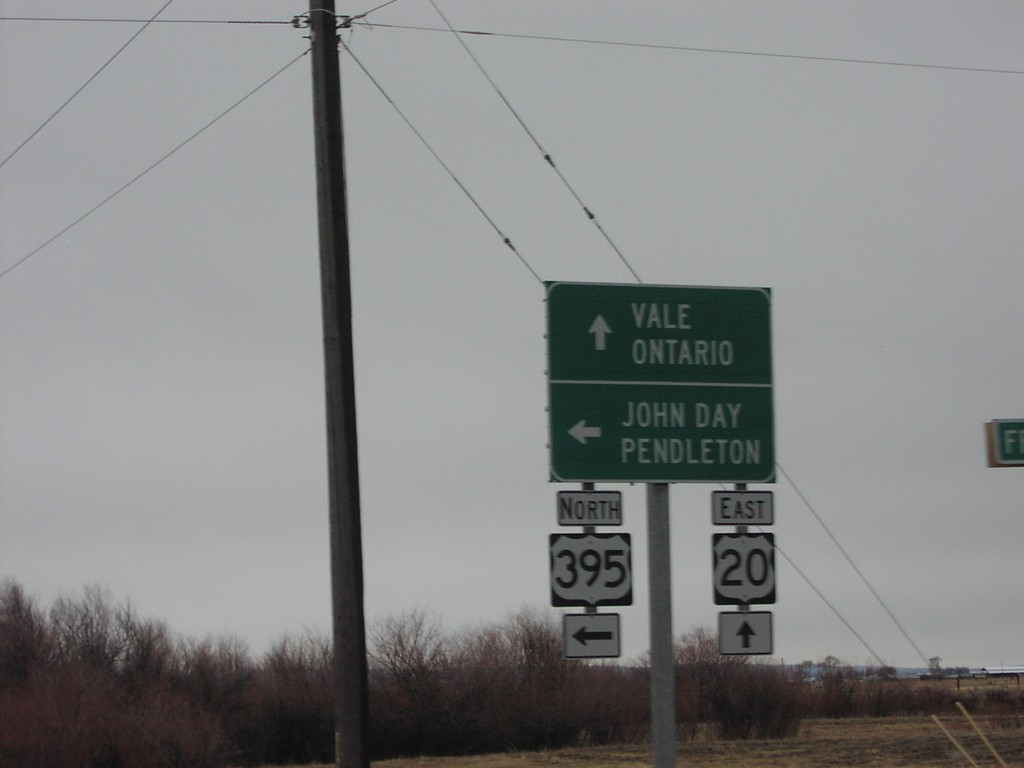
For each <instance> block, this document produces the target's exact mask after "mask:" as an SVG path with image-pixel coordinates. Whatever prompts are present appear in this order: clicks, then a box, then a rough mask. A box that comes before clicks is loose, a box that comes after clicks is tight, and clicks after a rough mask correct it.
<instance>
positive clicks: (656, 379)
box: [547, 283, 775, 483]
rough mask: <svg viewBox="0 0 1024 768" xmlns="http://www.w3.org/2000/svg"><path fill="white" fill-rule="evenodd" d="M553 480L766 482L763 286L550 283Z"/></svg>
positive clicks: (771, 450)
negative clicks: (724, 286)
mask: <svg viewBox="0 0 1024 768" xmlns="http://www.w3.org/2000/svg"><path fill="white" fill-rule="evenodd" d="M547 309H548V394H549V398H548V400H549V411H550V430H551V479H552V480H556V481H560V482H758V483H766V482H773V481H774V476H775V442H774V425H773V416H772V365H771V361H772V354H771V292H770V290H769V289H767V288H707V287H693V286H661V285H614V284H603V283H548V284H547Z"/></svg>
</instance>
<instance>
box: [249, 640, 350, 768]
mask: <svg viewBox="0 0 1024 768" xmlns="http://www.w3.org/2000/svg"><path fill="white" fill-rule="evenodd" d="M332 675H333V650H332V647H331V642H330V640H329V639H327V638H325V637H321V636H318V635H315V634H313V633H312V632H306V633H305V634H304V635H302V636H299V637H286V638H284V639H283V640H281V641H279V642H278V643H276V644H275V645H274V646H273V648H271V650H270V651H269V652H268V653H267V654H266V656H264V658H263V661H262V663H261V664H260V665H259V667H258V669H257V670H256V671H255V673H254V675H253V678H252V681H251V684H249V685H248V686H247V689H246V694H245V696H244V699H243V701H244V705H245V706H244V711H245V712H246V714H247V717H246V719H245V721H244V723H242V724H241V725H240V730H239V731H238V732H237V733H235V734H234V738H235V740H236V742H237V743H238V744H240V745H244V752H243V753H242V756H243V758H244V760H245V762H247V763H249V764H253V765H264V764H282V763H311V762H328V761H329V760H331V759H333V755H334V705H333V701H334V688H333V684H332Z"/></svg>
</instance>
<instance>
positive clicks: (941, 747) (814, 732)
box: [323, 715, 1024, 768]
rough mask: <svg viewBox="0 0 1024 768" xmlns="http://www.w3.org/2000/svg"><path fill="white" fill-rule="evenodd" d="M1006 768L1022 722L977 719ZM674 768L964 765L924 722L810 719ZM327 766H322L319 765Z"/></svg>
mask: <svg viewBox="0 0 1024 768" xmlns="http://www.w3.org/2000/svg"><path fill="white" fill-rule="evenodd" d="M941 722H942V724H943V725H944V726H945V727H946V728H947V729H948V730H949V731H950V733H951V734H952V735H953V736H954V737H955V738H956V740H957V741H958V742H959V743H960V744H961V746H962V747H963V748H964V749H965V750H966V751H967V753H968V754H969V755H970V756H971V759H972V760H973V761H974V762H975V763H976V764H977V765H978V766H999V762H998V761H997V759H996V757H995V756H993V754H992V752H991V751H990V750H989V748H988V747H987V746H986V745H985V743H984V742H983V741H982V739H981V738H980V737H979V736H978V735H977V734H976V733H975V732H974V731H973V729H972V728H971V726H970V725H969V723H967V722H966V721H965V720H964V719H962V718H960V717H957V716H954V715H946V716H944V717H942V718H941ZM977 723H978V726H979V727H980V728H981V730H982V733H984V734H985V736H986V737H987V738H988V740H989V741H990V742H991V744H992V745H993V747H994V748H995V750H996V752H997V753H998V754H999V756H1000V757H1001V758H1002V760H1003V762H1004V763H1005V764H1006V765H1007V766H1012V767H1013V768H1024V723H1022V722H1021V719H1020V718H1019V717H1014V718H1009V719H1006V718H1004V719H1002V720H993V721H986V720H985V719H984V718H980V719H978V721H977ZM650 762H651V753H650V747H649V745H646V744H637V745H620V746H614V747H581V748H576V749H565V750H557V751H551V752H535V753H510V754H501V755H482V756H473V757H457V758H455V757H423V758H408V759H399V760H384V761H379V762H375V763H373V768H442V766H444V768H548V767H549V766H558V768H593V767H596V768H637V766H641V765H650ZM676 765H677V766H680V768H682V767H683V766H701V767H702V768H705V767H707V768H769V766H771V767H772V768H828V766H868V767H869V768H897V766H898V767H899V768H925V766H928V767H929V768H942V767H943V766H970V765H971V763H970V762H969V761H968V760H967V758H965V757H964V756H963V755H962V754H961V753H960V752H959V751H958V750H957V748H956V747H955V746H954V745H953V743H952V742H951V741H950V739H949V738H948V737H947V736H946V735H945V734H944V733H943V732H942V730H941V729H940V728H939V727H938V726H937V725H936V724H935V723H934V722H933V721H932V720H931V719H930V718H927V717H906V718H903V717H901V718H881V719H846V720H810V721H805V722H804V724H803V726H802V728H801V731H800V735H799V736H797V737H796V738H792V739H780V740H772V741H769V740H752V741H722V740H719V739H712V738H707V737H702V736H700V735H698V737H697V738H696V739H695V740H693V741H685V742H680V743H679V745H678V748H677V760H676ZM323 768H330V766H323Z"/></svg>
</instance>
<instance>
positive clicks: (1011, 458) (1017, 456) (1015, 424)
mask: <svg viewBox="0 0 1024 768" xmlns="http://www.w3.org/2000/svg"><path fill="white" fill-rule="evenodd" d="M988 454H989V466H990V467H1019V466H1024V421H1022V420H1020V419H996V420H995V421H991V422H989V424H988Z"/></svg>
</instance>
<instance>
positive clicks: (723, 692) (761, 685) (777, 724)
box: [675, 627, 805, 739]
mask: <svg viewBox="0 0 1024 768" xmlns="http://www.w3.org/2000/svg"><path fill="white" fill-rule="evenodd" d="M675 658H676V681H677V685H676V704H677V711H676V719H677V721H678V722H679V725H680V731H681V733H682V734H683V735H687V736H690V737H692V736H693V734H694V733H695V732H696V729H697V723H698V722H704V723H708V722H713V723H715V726H716V728H717V730H718V732H719V734H720V735H721V736H722V737H724V738H727V739H747V738H782V737H785V736H793V735H796V733H797V732H798V731H799V728H800V723H801V721H802V719H803V714H804V709H805V706H804V702H803V696H802V694H801V691H800V689H799V688H798V686H797V685H796V684H794V683H793V681H791V680H790V679H789V678H788V676H787V675H786V673H785V672H784V671H783V670H781V669H779V668H775V667H770V666H768V665H765V664H753V663H750V662H749V660H748V657H746V656H722V655H721V654H720V653H719V650H718V637H717V635H716V634H715V633H714V632H713V631H712V630H711V629H709V628H707V627H698V628H696V629H693V630H691V631H690V632H689V633H687V634H685V635H683V636H681V637H680V638H679V640H678V641H677V642H676V648H675Z"/></svg>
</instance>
